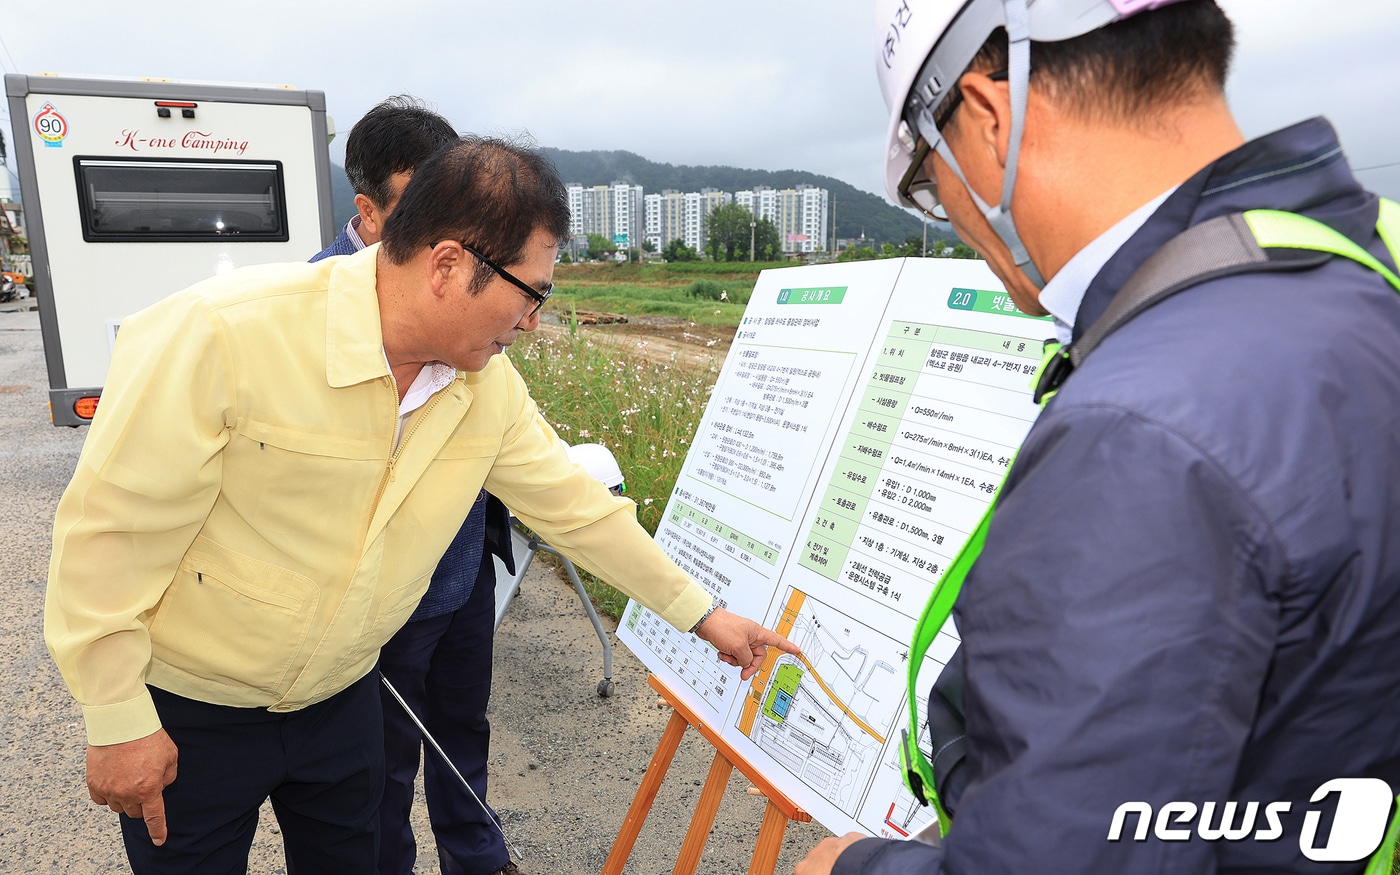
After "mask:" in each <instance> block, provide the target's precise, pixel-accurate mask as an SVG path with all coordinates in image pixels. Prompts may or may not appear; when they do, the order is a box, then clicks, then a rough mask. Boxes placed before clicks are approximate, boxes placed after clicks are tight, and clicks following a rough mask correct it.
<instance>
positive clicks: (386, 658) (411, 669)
mask: <svg viewBox="0 0 1400 875" xmlns="http://www.w3.org/2000/svg"><path fill="white" fill-rule="evenodd" d="M495 613H496V568H495V562H494V561H493V560H492V558H491V554H490V552H489V551H488V552H485V553H484V554H483V556H482V561H481V570H480V572H479V573H478V575H477V579H476V584H475V586H474V587H473V588H472V593H471V596H470V597H469V598H468V599H467V603H466V604H465V605H463V606H462V607H461V608H459V609H457V610H456V611H453V612H451V613H448V614H443V615H441V616H438V617H431V618H429V619H426V620H417V621H414V622H411V623H407V624H405V625H404V627H403V628H402V629H400V630H399V631H398V633H397V634H396V635H394V637H393V638H392V639H390V641H389V643H388V644H386V645H384V648H383V649H382V650H381V651H380V653H379V669H380V671H382V672H383V673H384V676H385V677H387V678H388V679H389V682H390V683H392V684H393V685H394V688H395V689H396V690H398V691H399V694H400V695H402V696H403V698H404V700H405V701H406V702H408V704H409V706H410V707H411V708H413V710H414V713H416V714H417V715H418V717H419V719H421V720H422V721H423V723H424V724H425V725H426V726H427V727H428V731H429V732H431V733H432V735H433V737H434V738H435V739H437V741H438V743H439V744H441V745H442V747H443V749H444V750H446V751H447V754H448V756H450V757H451V758H452V761H453V763H455V764H456V766H457V769H458V770H459V771H460V772H461V773H462V775H463V777H465V778H466V779H467V782H468V783H469V784H471V787H472V789H473V790H475V791H476V795H477V796H478V797H479V798H480V799H481V800H482V801H483V802H485V801H486V760H487V754H488V750H489V748H490V744H491V725H490V723H488V722H487V720H486V703H487V700H488V699H489V698H490V696H491V645H492V641H493V639H494V637H495ZM381 693H382V696H383V706H382V707H383V712H384V752H385V759H386V773H385V781H384V798H383V801H382V802H381V804H380V818H381V821H380V822H381V824H382V830H383V836H382V842H381V845H380V851H379V872H380V875H408V873H411V872H412V871H413V864H414V859H415V857H416V856H417V844H416V842H415V841H414V838H413V830H412V828H411V827H410V825H409V821H408V817H409V810H410V809H411V808H412V805H413V782H414V778H415V777H416V775H417V773H418V760H419V755H420V752H421V755H422V758H423V763H424V766H423V786H424V790H425V792H426V795H427V798H428V820H429V822H430V823H431V824H432V827H433V836H434V838H435V839H436V840H437V847H438V858H439V861H440V863H441V867H442V872H443V875H489V873H492V872H495V871H496V870H497V869H499V868H501V867H502V866H504V865H505V864H506V863H507V862H509V860H510V857H509V855H508V854H507V852H506V847H505V842H504V841H503V839H502V838H501V834H500V832H499V831H498V830H497V828H496V826H495V825H494V824H493V823H492V822H491V821H490V820H489V819H488V818H487V816H486V814H485V813H484V812H483V811H482V810H481V807H480V806H479V805H477V803H476V802H475V801H474V800H473V799H472V798H471V796H470V795H468V793H467V791H466V790H465V789H464V788H463V787H462V785H461V782H459V781H458V780H457V777H456V776H455V775H454V774H452V771H451V769H449V768H448V767H447V766H446V765H445V764H444V763H443V762H442V759H441V757H439V756H438V754H437V752H436V751H434V750H432V749H430V748H428V747H427V746H426V745H424V744H423V742H422V736H421V735H420V733H419V732H418V729H417V727H415V726H414V725H413V723H412V722H411V721H410V720H409V718H408V717H407V715H405V714H404V713H403V709H402V708H401V707H400V705H399V704H398V702H396V701H394V700H393V698H392V697H391V696H390V695H389V692H388V690H381ZM493 815H494V813H493ZM298 875H300V873H298Z"/></svg>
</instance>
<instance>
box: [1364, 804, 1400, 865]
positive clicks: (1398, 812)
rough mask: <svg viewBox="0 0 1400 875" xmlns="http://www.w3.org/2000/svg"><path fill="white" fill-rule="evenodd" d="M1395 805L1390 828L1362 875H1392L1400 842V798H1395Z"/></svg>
mask: <svg viewBox="0 0 1400 875" xmlns="http://www.w3.org/2000/svg"><path fill="white" fill-rule="evenodd" d="M1395 805H1396V807H1395V815H1394V816H1393V817H1391V818H1390V827H1389V828H1387V829H1386V831H1385V838H1384V839H1382V840H1381V846H1380V847H1379V848H1376V852H1375V853H1374V854H1372V855H1371V859H1370V861H1369V862H1368V863H1367V864H1366V871H1365V872H1364V873H1362V875H1390V872H1391V865H1392V864H1393V863H1394V861H1395V845H1396V842H1397V840H1400V796H1396V797H1395Z"/></svg>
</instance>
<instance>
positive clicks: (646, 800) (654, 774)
mask: <svg viewBox="0 0 1400 875" xmlns="http://www.w3.org/2000/svg"><path fill="white" fill-rule="evenodd" d="M688 725H689V724H687V723H686V720H685V717H684V716H682V715H681V713H680V712H679V711H672V712H671V722H669V723H667V724H666V731H665V732H663V733H662V734H661V741H660V743H658V744H657V745H656V753H654V754H652V755H651V765H649V766H647V775H646V777H645V778H643V779H642V783H641V786H639V787H638V788H637V795H636V797H635V798H633V800H632V807H631V808H628V809H627V817H625V818H624V819H623V821H622V828H621V829H619V830H618V831H617V839H616V840H614V841H613V846H612V851H611V852H609V854H608V859H607V862H605V863H604V864H603V871H602V875H622V867H624V866H626V865H627V858H628V857H630V856H632V847H633V845H635V844H636V843H637V836H639V835H641V832H642V824H643V823H645V822H646V819H647V815H648V814H650V813H651V805H652V803H653V802H655V801H656V794H657V792H658V791H659V790H660V789H661V782H662V780H663V779H665V777H666V772H667V771H668V770H669V769H670V768H671V760H672V759H673V758H674V757H675V755H676V750H677V749H678V748H679V747H680V746H681V737H682V736H684V735H685V728H686V726H688Z"/></svg>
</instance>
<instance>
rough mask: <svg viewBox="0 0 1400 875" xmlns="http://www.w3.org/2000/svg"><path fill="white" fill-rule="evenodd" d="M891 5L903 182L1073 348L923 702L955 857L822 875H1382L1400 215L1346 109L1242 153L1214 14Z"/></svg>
mask: <svg viewBox="0 0 1400 875" xmlns="http://www.w3.org/2000/svg"><path fill="white" fill-rule="evenodd" d="M878 6H879V11H878V15H877V25H876V31H877V37H876V58H875V60H876V71H877V75H878V77H879V80H880V85H881V88H882V90H883V93H884V97H885V102H886V105H887V106H888V107H889V109H890V114H891V119H890V128H889V137H888V141H887V150H886V154H885V171H886V179H887V181H888V187H889V193H890V195H891V196H892V197H895V198H897V199H898V200H899V201H900V202H901V203H903V204H905V205H906V206H911V207H918V208H920V209H922V210H924V211H925V212H928V213H930V214H931V215H935V216H939V217H941V216H943V215H946V217H947V218H948V219H949V220H950V221H951V222H952V224H953V226H954V228H955V230H956V231H957V232H958V234H959V235H960V236H961V237H962V238H963V239H964V240H965V241H967V242H968V243H970V244H971V245H972V246H973V247H974V248H976V249H977V250H978V251H979V252H980V253H981V254H982V255H983V256H984V257H985V258H986V259H987V261H988V263H989V264H990V265H991V267H992V269H993V270H994V271H995V272H996V273H997V275H998V276H999V277H1000V278H1001V279H1002V281H1003V282H1004V283H1005V284H1006V287H1007V289H1008V290H1009V291H1010V293H1011V295H1012V297H1013V298H1014V300H1015V301H1016V303H1017V305H1018V306H1020V307H1021V309H1023V310H1024V311H1026V312H1028V313H1033V314H1042V315H1043V314H1050V315H1053V316H1054V322H1055V333H1056V335H1057V337H1056V338H1055V341H1056V342H1057V343H1058V344H1062V345H1061V346H1058V347H1056V346H1053V345H1052V346H1050V347H1049V350H1048V354H1047V357H1046V361H1045V364H1044V365H1043V366H1042V368H1041V369H1040V373H1039V375H1038V377H1039V380H1038V385H1037V390H1036V394H1037V400H1039V401H1042V402H1044V403H1045V405H1046V406H1045V409H1044V411H1043V412H1042V414H1041V416H1040V418H1039V420H1038V421H1037V423H1036V424H1035V426H1034V427H1033V428H1032V430H1031V432H1030V434H1029V436H1028V437H1027V439H1026V441H1025V444H1024V445H1023V447H1022V449H1021V451H1020V453H1019V455H1018V457H1017V459H1016V461H1015V463H1014V465H1013V467H1012V469H1011V471H1010V474H1009V476H1008V477H1007V479H1006V482H1005V483H1004V484H1003V486H1002V488H1001V491H1000V493H999V495H998V497H997V501H996V504H995V510H994V512H993V513H992V514H991V516H990V518H989V522H988V523H987V526H986V528H985V530H984V534H985V545H984V546H983V547H982V549H981V552H980V554H977V559H976V561H975V562H974V563H973V564H972V565H971V570H970V571H967V572H966V573H965V577H963V578H960V579H958V580H956V581H953V585H955V586H956V585H957V584H960V585H961V590H960V595H959V596H958V599H957V602H956V607H955V608H954V609H953V616H954V618H955V619H956V621H957V625H958V629H959V631H960V633H961V636H962V645H961V649H960V651H959V653H958V655H957V656H956V657H955V658H954V659H953V660H952V661H951V662H950V664H949V666H948V668H947V669H946V670H945V671H944V673H943V674H942V675H941V676H940V678H939V680H938V684H937V686H936V687H935V689H934V690H933V692H932V693H931V694H930V691H929V690H928V688H927V686H926V685H925V686H924V687H923V688H922V689H914V690H913V691H912V694H913V695H914V696H915V698H916V700H917V701H918V703H919V706H920V709H921V711H922V708H923V698H924V696H925V695H929V705H928V712H927V717H917V718H916V719H915V720H914V721H913V722H914V724H915V725H914V727H913V728H914V732H913V733H910V735H911V736H917V738H916V739H915V740H913V741H912V742H910V745H909V746H910V747H912V750H911V751H910V752H909V753H908V754H906V755H905V759H906V760H907V761H908V762H909V764H910V765H909V768H908V769H907V770H906V781H907V783H908V785H909V787H910V789H911V791H912V792H915V793H916V794H917V795H919V796H921V797H923V798H925V799H927V800H928V801H929V802H930V804H932V805H934V806H935V807H936V809H937V812H938V815H939V816H938V820H939V821H940V822H942V823H943V825H944V826H943V828H942V829H941V830H939V831H940V832H942V833H943V835H942V836H941V841H934V842H928V843H925V842H917V841H909V842H893V841H884V840H875V839H865V837H864V836H862V835H860V834H855V833H852V834H850V835H847V836H845V837H843V838H833V839H828V840H826V841H824V842H822V843H821V844H820V845H818V846H817V848H816V849H814V850H813V852H812V853H811V854H810V855H809V857H808V858H807V859H806V860H804V861H803V862H802V863H800V864H799V865H798V866H797V875H824V873H827V872H835V873H841V875H846V873H871V875H893V873H915V872H917V873H944V872H946V873H959V875H961V873H967V875H980V873H1032V872H1045V873H1056V875H1065V873H1096V875H1097V873H1114V875H1123V873H1149V872H1150V873H1155V875H1165V873H1245V872H1251V873H1303V872H1321V871H1327V872H1361V871H1362V870H1363V869H1364V868H1365V867H1366V866H1367V860H1368V858H1371V857H1372V855H1375V857H1374V859H1375V862H1374V864H1373V865H1374V866H1375V867H1376V868H1375V869H1374V871H1378V872H1379V871H1384V872H1389V871H1390V868H1389V859H1390V857H1389V855H1390V853H1391V850H1390V848H1389V847H1387V846H1386V842H1392V843H1393V841H1394V839H1393V837H1392V838H1387V837H1386V836H1387V824H1388V823H1390V822H1391V819H1392V816H1393V805H1394V794H1395V792H1396V791H1400V708H1397V707H1396V702H1397V700H1398V699H1400V672H1397V671H1396V666H1397V665H1400V547H1397V545H1400V295H1397V294H1396V292H1397V290H1400V277H1397V276H1396V275H1395V270H1396V260H1397V259H1396V256H1395V252H1396V251H1397V250H1400V207H1398V206H1397V205H1395V204H1393V203H1390V202H1387V201H1384V200H1382V199H1380V198H1377V197H1376V196H1375V195H1374V194H1371V193H1370V192H1367V191H1365V190H1364V189H1363V188H1362V187H1361V186H1360V185H1359V184H1358V183H1357V182H1356V180H1355V179H1354V178H1353V176H1352V174H1351V171H1350V170H1349V169H1348V167H1347V163H1346V160H1345V158H1344V157H1343V155H1342V150H1341V146H1340V145H1339V144H1338V142H1337V139H1336V135H1335V134H1334V132H1333V130H1332V128H1331V126H1330V125H1329V124H1328V123H1327V122H1326V121H1325V120H1323V119H1320V118H1316V119H1311V120H1308V121H1303V122H1300V123H1298V124H1296V125H1293V126H1292V127H1288V128H1285V129H1283V130H1281V131H1277V132H1275V133H1272V134H1268V135H1266V136H1264V137H1260V138H1258V139H1256V140H1252V141H1248V142H1246V140H1245V138H1244V137H1243V136H1242V135H1241V133H1240V131H1239V128H1238V127H1237V125H1236V124H1235V121H1234V119H1233V117H1232V116H1231V113H1230V110H1229V107H1228V106H1227V105H1226V102H1225V98H1224V93H1223V86H1224V82H1225V78H1226V73H1227V70H1228V66H1229V62H1230V56H1231V53H1232V50H1233V45H1234V38H1233V31H1232V28H1231V25H1230V22H1229V20H1228V19H1227V18H1226V17H1225V15H1224V14H1223V13H1222V12H1221V11H1220V9H1219V8H1217V6H1216V5H1215V3H1214V2H1213V0H1183V2H1172V0H924V2H921V0H882V2H880V3H879V4H878ZM1356 12H1357V10H1352V9H1349V8H1343V7H1335V8H1334V10H1333V13H1334V14H1355V13H1356ZM1318 13H1319V14H1327V13H1326V11H1325V10H1324V9H1323V8H1322V7H1319V8H1318ZM945 210H946V214H945V212H944V211H945ZM975 540H976V539H974V541H975ZM956 566H957V564H956V563H955V568H956ZM950 577H951V575H950ZM949 583H950V578H949V577H945V579H944V581H942V582H941V583H940V587H943V586H947V585H948V584H949ZM921 631H922V630H921ZM917 640H918V635H917V634H916V643H917ZM916 657H917V654H911V658H916ZM920 742H922V744H923V745H924V748H925V749H924V750H923V751H922V754H919V753H917V752H918V751H919V745H920ZM1392 836H1393V833H1392ZM1367 871H1368V872H1369V871H1372V870H1369V869H1368V870H1367Z"/></svg>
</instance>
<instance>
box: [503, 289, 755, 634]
mask: <svg viewBox="0 0 1400 875" xmlns="http://www.w3.org/2000/svg"><path fill="white" fill-rule="evenodd" d="M550 306H553V303H551V305H550ZM711 309H713V308H711ZM742 309H743V308H742V307H740V308H739V310H740V311H741V312H742ZM737 322H738V317H737V316H736V317H735V324H737ZM509 355H510V358H511V361H512V363H514V365H515V367H516V368H517V369H518V370H519V371H520V373H521V375H522V376H523V377H524V378H525V382H526V384H527V385H528V386H529V387H530V394H531V395H532V396H533V397H534V399H535V401H536V403H537V404H539V407H540V412H541V414H542V415H543V416H544V418H545V420H546V421H547V422H549V424H550V425H552V426H554V429H555V431H557V432H558V433H559V436H560V437H562V438H563V439H564V440H565V441H567V442H568V443H570V444H583V443H600V444H603V445H604V446H606V447H607V448H608V449H609V450H611V451H612V453H613V455H614V456H615V457H616V458H617V463H618V466H619V467H621V469H622V473H623V476H624V477H626V478H627V497H628V498H630V499H632V500H633V501H635V502H636V503H637V511H638V512H637V518H638V520H639V521H640V522H641V524H642V525H643V526H644V527H645V528H646V530H647V531H648V532H650V533H651V534H656V527H657V525H658V524H659V523H660V522H661V513H662V511H663V510H665V508H666V501H667V499H668V498H669V497H670V495H671V488H672V487H673V486H674V485H675V483H676V478H677V477H679V476H680V470H681V464H682V463H683V462H684V461H685V454H686V452H687V451H688V450H689V449H690V440H691V437H692V436H693V435H694V434H695V429H696V427H697V426H698V425H699V423H700V417H701V415H702V414H703V413H704V412H705V404H706V402H707V401H708V400H709V397H710V390H711V389H712V388H714V384H715V380H716V379H717V378H718V377H719V368H718V365H716V366H715V367H713V368H698V369H697V368H685V367H677V366H675V365H670V364H658V363H656V362H652V361H648V360H646V359H644V358H641V357H638V356H635V355H627V354H623V353H621V352H619V351H618V350H617V349H616V348H614V347H613V346H611V345H609V344H606V343H601V342H595V341H593V340H590V339H587V338H585V337H584V336H582V335H579V336H570V335H563V336H560V337H551V336H549V335H545V334H532V335H528V336H526V337H522V338H521V339H520V340H519V341H517V342H516V343H515V345H513V346H512V347H511V348H510V353H509ZM581 577H582V578H583V582H584V586H585V588H586V589H588V591H589V595H590V596H592V598H593V601H594V603H595V604H597V605H598V608H599V609H600V610H602V611H604V612H606V613H608V614H609V615H611V616H613V617H618V616H621V614H622V609H623V607H624V606H625V605H626V604H627V599H626V597H625V596H623V595H622V594H621V593H619V592H617V591H616V590H615V589H613V588H612V587H610V586H608V585H607V584H605V583H603V582H602V581H600V580H598V579H597V578H595V577H593V576H592V575H589V574H584V573H582V572H581Z"/></svg>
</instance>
